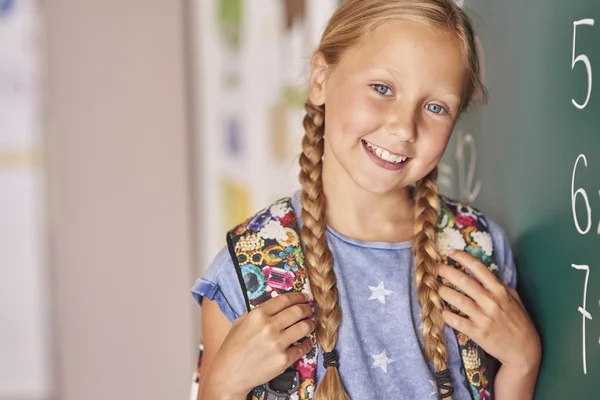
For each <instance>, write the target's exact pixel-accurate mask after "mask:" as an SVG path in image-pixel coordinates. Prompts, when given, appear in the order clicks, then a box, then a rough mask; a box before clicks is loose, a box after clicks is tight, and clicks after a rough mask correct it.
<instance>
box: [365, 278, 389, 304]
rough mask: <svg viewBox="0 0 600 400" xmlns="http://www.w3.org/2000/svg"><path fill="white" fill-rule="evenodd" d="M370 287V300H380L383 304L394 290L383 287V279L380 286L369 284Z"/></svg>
mask: <svg viewBox="0 0 600 400" xmlns="http://www.w3.org/2000/svg"><path fill="white" fill-rule="evenodd" d="M369 289H371V292H372V293H371V297H369V300H375V299H377V300H379V302H380V303H381V304H385V296H388V295H390V294H391V293H394V292H392V291H391V290H387V289H386V288H384V287H383V281H381V282H379V286H377V287H375V286H369Z"/></svg>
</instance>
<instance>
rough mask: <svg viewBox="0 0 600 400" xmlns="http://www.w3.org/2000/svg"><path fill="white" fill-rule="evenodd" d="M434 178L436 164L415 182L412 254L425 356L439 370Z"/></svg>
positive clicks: (442, 359) (442, 351) (442, 358)
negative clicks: (421, 319) (420, 310)
mask: <svg viewBox="0 0 600 400" xmlns="http://www.w3.org/2000/svg"><path fill="white" fill-rule="evenodd" d="M436 178H437V167H436V168H435V169H434V170H433V171H431V172H430V173H429V174H428V175H427V176H426V177H425V178H423V179H422V180H420V181H419V182H417V186H416V189H415V236H414V240H413V253H414V255H415V265H416V274H415V275H416V283H417V297H418V299H419V304H420V305H421V309H422V318H423V341H424V347H425V356H426V357H427V359H428V360H429V361H431V362H432V363H433V365H434V366H435V370H436V372H441V371H444V370H445V369H446V368H447V367H446V361H447V359H448V352H447V350H446V337H445V336H444V320H443V319H442V299H441V298H440V296H439V294H438V289H439V286H440V283H439V281H438V272H437V262H438V252H437V248H436V246H435V230H436V227H437V221H438V213H439V207H440V205H439V198H438V187H437V183H436ZM446 393H447V392H446ZM443 394H444V393H442V395H443Z"/></svg>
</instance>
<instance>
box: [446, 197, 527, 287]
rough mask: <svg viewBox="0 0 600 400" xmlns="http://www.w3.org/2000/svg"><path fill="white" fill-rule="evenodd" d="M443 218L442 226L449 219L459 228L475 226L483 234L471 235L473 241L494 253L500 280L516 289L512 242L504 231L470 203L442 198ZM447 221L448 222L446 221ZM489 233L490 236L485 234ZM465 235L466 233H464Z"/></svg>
mask: <svg viewBox="0 0 600 400" xmlns="http://www.w3.org/2000/svg"><path fill="white" fill-rule="evenodd" d="M440 202H441V206H442V207H441V216H440V221H441V222H440V225H441V226H442V227H443V226H444V225H446V224H447V219H452V220H453V222H454V223H455V224H456V226H458V227H459V228H464V227H467V230H465V231H463V232H468V227H469V226H473V227H474V228H475V229H476V230H479V231H483V233H477V234H474V233H471V236H473V235H475V236H476V237H474V238H473V239H474V240H476V241H477V242H478V244H479V245H480V246H482V247H483V248H484V250H485V251H486V252H489V253H493V254H494V256H495V259H496V263H497V266H498V272H499V278H500V279H501V280H502V281H503V282H504V283H505V284H506V285H508V286H510V287H513V288H516V283H517V282H516V280H517V276H516V275H517V274H516V266H515V262H514V257H513V252H512V249H511V245H510V241H509V240H508V237H507V235H506V233H505V231H504V229H503V228H502V227H501V226H500V225H499V224H498V223H496V222H495V221H494V220H493V219H492V218H490V217H489V216H488V215H486V214H485V213H483V212H481V211H480V210H479V209H477V208H475V207H474V206H472V205H470V204H469V203H466V202H463V201H460V200H456V199H452V198H449V197H446V196H440ZM445 219H446V221H445ZM485 231H487V233H489V235H488V234H486V233H485ZM463 234H464V233H463Z"/></svg>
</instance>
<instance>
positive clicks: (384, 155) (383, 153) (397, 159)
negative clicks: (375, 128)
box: [365, 141, 408, 164]
mask: <svg viewBox="0 0 600 400" xmlns="http://www.w3.org/2000/svg"><path fill="white" fill-rule="evenodd" d="M365 144H366V145H367V148H368V149H369V150H371V151H372V152H373V153H374V154H376V155H377V157H379V158H381V159H382V160H385V161H387V162H391V163H394V164H398V163H401V162H404V161H406V160H407V159H408V157H403V156H397V155H395V154H390V152H389V151H387V150H384V149H382V148H380V147H377V146H375V145H373V144H371V143H369V142H367V141H365Z"/></svg>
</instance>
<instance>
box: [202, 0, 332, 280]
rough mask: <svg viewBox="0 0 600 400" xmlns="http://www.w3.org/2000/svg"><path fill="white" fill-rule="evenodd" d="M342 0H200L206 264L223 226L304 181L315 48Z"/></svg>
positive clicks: (216, 247) (222, 234)
mask: <svg viewBox="0 0 600 400" xmlns="http://www.w3.org/2000/svg"><path fill="white" fill-rule="evenodd" d="M337 5H338V0H261V1H260V2H256V1H242V0H209V1H204V0H202V1H201V0H197V1H196V2H195V14H194V15H195V17H194V29H195V40H194V43H195V47H194V49H193V53H194V54H195V67H194V73H195V75H196V77H197V79H195V81H196V87H195V98H196V102H195V103H196V105H197V107H196V110H195V115H196V121H197V122H196V128H197V131H196V135H195V139H196V140H195V144H196V146H195V154H196V157H195V159H196V168H197V173H196V176H197V177H198V181H197V184H196V187H197V190H196V196H197V201H196V204H198V205H199V209H198V213H197V215H198V220H197V226H198V227H199V235H198V244H197V246H198V248H199V249H200V252H199V253H200V260H199V266H200V267H199V270H200V272H202V271H203V270H204V269H206V268H207V267H208V265H209V264H210V261H211V260H212V259H213V258H214V256H215V254H216V253H217V252H218V251H219V250H220V249H222V248H223V247H224V245H225V239H224V238H225V233H226V231H227V230H228V229H231V228H232V227H233V225H235V224H237V223H240V222H242V219H244V218H247V217H249V216H250V215H251V214H252V213H254V212H256V211H258V210H259V209H261V208H263V207H265V206H267V205H268V204H270V203H271V202H273V201H274V200H276V199H277V198H280V197H284V196H291V195H292V194H293V193H294V192H295V191H296V190H298V189H299V183H298V173H299V166H298V157H299V155H300V151H301V139H302V135H303V134H304V131H303V127H302V119H303V117H304V102H305V101H306V98H307V88H306V86H307V82H308V75H309V71H310V56H311V55H312V52H313V51H314V50H315V48H316V46H317V44H318V41H319V39H320V36H321V33H322V31H323V29H324V28H325V23H326V21H327V20H328V18H329V17H330V16H331V14H332V13H333V11H334V10H335V8H336V7H337Z"/></svg>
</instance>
